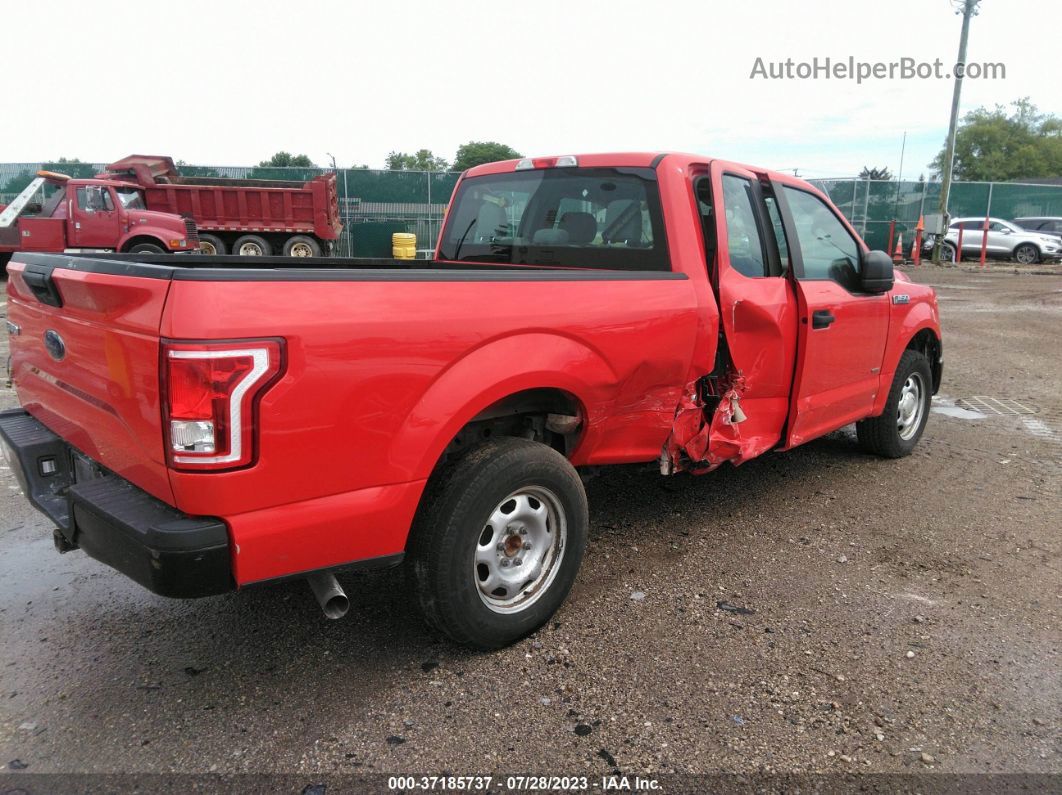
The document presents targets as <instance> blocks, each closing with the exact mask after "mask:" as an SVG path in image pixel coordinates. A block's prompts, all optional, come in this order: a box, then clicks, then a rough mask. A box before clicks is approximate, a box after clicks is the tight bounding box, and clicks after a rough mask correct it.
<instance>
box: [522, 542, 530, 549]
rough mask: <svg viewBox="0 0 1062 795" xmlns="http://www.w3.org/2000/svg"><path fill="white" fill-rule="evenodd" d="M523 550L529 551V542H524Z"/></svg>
mask: <svg viewBox="0 0 1062 795" xmlns="http://www.w3.org/2000/svg"><path fill="white" fill-rule="evenodd" d="M524 549H531V542H530V541H525V542H524Z"/></svg>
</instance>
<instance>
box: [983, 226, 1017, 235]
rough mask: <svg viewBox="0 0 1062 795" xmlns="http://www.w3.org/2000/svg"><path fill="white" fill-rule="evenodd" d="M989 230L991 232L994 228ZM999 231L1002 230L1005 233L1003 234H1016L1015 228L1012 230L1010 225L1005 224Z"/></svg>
mask: <svg viewBox="0 0 1062 795" xmlns="http://www.w3.org/2000/svg"><path fill="white" fill-rule="evenodd" d="M988 231H989V232H991V231H992V230H991V229H989V230H988ZM999 231H1000V232H1002V233H1003V234H1005V235H1012V234H1014V232H1013V230H1012V229H1011V228H1010V227H1009V226H1004V227H1003V228H1002V229H1000V230H999Z"/></svg>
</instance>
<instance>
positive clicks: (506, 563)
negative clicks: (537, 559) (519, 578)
mask: <svg viewBox="0 0 1062 795" xmlns="http://www.w3.org/2000/svg"><path fill="white" fill-rule="evenodd" d="M511 562H512V561H510V560H509V559H508V558H506V559H505V560H503V561H502V568H503V569H507V568H509V564H510V563H511Z"/></svg>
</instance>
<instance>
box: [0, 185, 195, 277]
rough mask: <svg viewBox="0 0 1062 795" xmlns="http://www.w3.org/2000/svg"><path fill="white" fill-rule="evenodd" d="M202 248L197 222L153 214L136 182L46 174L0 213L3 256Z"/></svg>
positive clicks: (148, 251) (170, 215)
mask: <svg viewBox="0 0 1062 795" xmlns="http://www.w3.org/2000/svg"><path fill="white" fill-rule="evenodd" d="M197 248H198V236H197V230H196V226H195V222H194V221H192V220H191V219H184V218H181V217H180V216H177V215H173V214H172V213H161V212H155V211H152V210H148V209H147V205H146V203H145V200H144V192H143V190H142V189H141V188H140V186H139V185H136V184H134V183H130V182H119V181H115V180H102V179H71V178H69V177H67V176H66V175H65V174H58V173H55V172H49V171H40V172H38V173H37V177H36V178H35V179H34V180H33V181H32V182H31V183H30V184H29V185H28V186H26V188H25V190H23V191H22V193H20V194H19V195H18V196H17V197H16V198H15V199H14V201H12V202H11V204H10V205H8V206H7V207H5V208H3V209H2V210H0V256H4V258H5V259H6V257H7V256H8V255H10V254H11V253H12V252H15V251H41V252H69V251H119V252H137V253H164V252H177V251H194V250H196V249H197Z"/></svg>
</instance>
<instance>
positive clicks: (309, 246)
mask: <svg viewBox="0 0 1062 795" xmlns="http://www.w3.org/2000/svg"><path fill="white" fill-rule="evenodd" d="M284 256H285V257H319V256H321V244H320V243H318V242H317V241H316V240H314V239H313V238H312V237H307V236H306V235H294V236H293V237H289V238H288V239H287V240H286V241H285V242H284Z"/></svg>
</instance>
